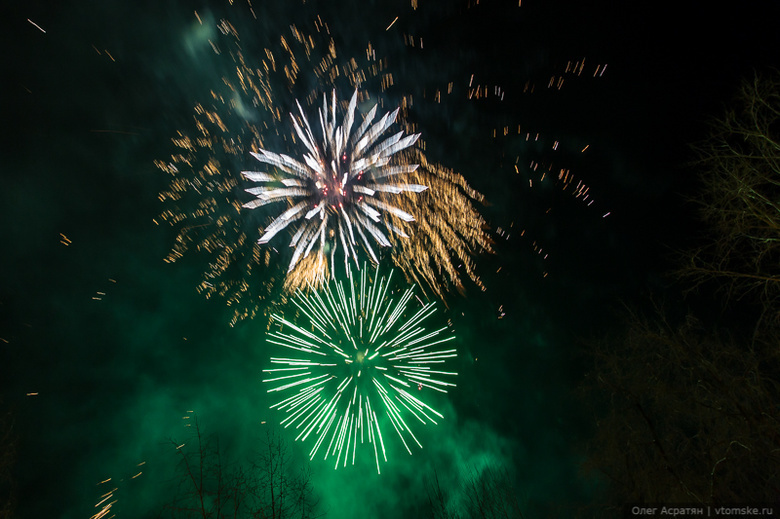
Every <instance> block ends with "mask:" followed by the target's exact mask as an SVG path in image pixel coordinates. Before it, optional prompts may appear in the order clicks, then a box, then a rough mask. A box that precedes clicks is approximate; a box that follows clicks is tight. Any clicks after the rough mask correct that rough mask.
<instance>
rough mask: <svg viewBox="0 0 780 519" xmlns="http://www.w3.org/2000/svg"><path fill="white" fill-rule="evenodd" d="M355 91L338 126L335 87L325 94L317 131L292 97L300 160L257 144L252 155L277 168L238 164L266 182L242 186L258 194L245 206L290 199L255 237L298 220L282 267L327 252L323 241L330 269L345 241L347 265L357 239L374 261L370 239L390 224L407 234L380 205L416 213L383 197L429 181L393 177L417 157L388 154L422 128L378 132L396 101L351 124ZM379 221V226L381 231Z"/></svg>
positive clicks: (266, 237) (379, 239)
mask: <svg viewBox="0 0 780 519" xmlns="http://www.w3.org/2000/svg"><path fill="white" fill-rule="evenodd" d="M357 97H358V91H357V90H355V93H354V94H352V99H350V101H349V106H348V108H347V112H346V114H345V115H344V118H343V121H342V124H341V125H340V126H339V125H337V123H336V91H335V90H333V94H332V96H331V103H330V105H328V103H327V98H326V97H323V101H322V108H321V109H320V111H319V120H320V129H321V134H320V136H319V138H317V137H315V135H314V132H313V130H312V127H311V124H310V123H309V120H308V118H307V117H306V114H305V113H304V111H303V108H302V107H301V105H300V103H297V102H296V104H297V105H298V111H299V113H300V119H297V118H296V117H295V116H294V115H293V114H290V117H291V119H292V123H293V127H294V128H295V133H296V135H297V136H298V138H299V139H300V141H301V143H302V144H303V146H304V147H305V149H306V153H304V154H303V161H299V160H296V159H294V158H292V157H289V156H287V155H284V154H277V153H273V152H271V151H268V150H264V149H260V150H259V153H255V152H252V156H253V157H254V158H255V159H257V160H258V161H260V162H261V163H264V164H268V165H271V166H273V167H274V169H275V171H276V173H277V175H271V174H268V173H266V172H260V171H242V172H241V174H242V175H243V176H244V177H246V178H247V179H249V180H252V181H254V182H260V183H264V184H270V186H269V185H264V186H260V187H253V188H250V189H247V190H246V191H247V192H248V193H250V194H252V195H255V196H256V197H257V199H256V200H253V201H251V202H248V203H246V204H244V207H245V208H247V209H254V208H256V207H261V206H265V205H267V204H274V203H278V202H288V204H289V206H290V207H288V208H287V209H286V210H285V211H284V212H282V213H281V215H279V216H278V217H277V218H276V219H274V221H273V222H271V224H270V225H268V226H267V227H266V228H265V232H264V234H263V235H262V236H261V237H260V240H259V241H258V243H260V244H265V243H268V242H269V241H270V240H271V239H272V238H273V237H274V236H275V235H276V234H277V233H279V232H280V231H282V230H283V229H285V228H286V227H287V226H290V225H297V230H296V231H295V233H294V235H293V237H292V239H291V241H290V247H292V248H294V249H295V251H294V253H293V256H292V260H291V261H290V266H289V269H288V272H289V271H291V270H293V269H294V268H295V266H296V265H297V263H298V261H299V260H301V259H303V258H306V257H307V256H308V255H309V254H310V253H312V252H313V253H315V254H317V255H325V251H326V249H330V269H331V272H333V262H334V256H335V254H336V250H337V248H338V244H339V243H340V244H341V246H342V248H343V253H344V264H345V266H346V265H347V263H348V259H349V258H350V257H352V258H353V260H354V261H355V262H356V264H357V261H358V259H357V251H356V250H355V247H356V246H358V244H359V243H362V245H363V246H364V247H365V250H367V251H368V253H369V254H370V256H371V259H373V260H374V262H375V263H378V262H379V259H378V258H377V255H376V253H375V251H374V247H373V246H372V241H373V242H375V243H378V244H379V245H381V246H384V247H390V246H391V244H390V241H389V239H388V235H391V233H393V232H395V233H396V234H397V235H398V236H400V237H402V238H408V237H409V236H408V235H407V234H406V233H404V232H403V231H402V230H401V229H399V228H398V227H396V226H395V225H393V223H392V222H389V221H387V220H386V219H383V218H382V216H383V213H387V214H392V215H393V216H395V217H397V218H400V219H401V220H403V221H405V222H413V221H414V216H413V215H411V214H409V213H408V212H406V211H404V210H402V209H400V208H399V207H397V206H395V205H392V204H391V203H389V202H388V201H387V198H388V197H392V196H393V195H398V194H401V193H403V192H410V193H420V192H422V191H425V190H426V189H428V186H425V185H422V184H410V183H406V182H399V181H396V179H397V178H399V176H402V175H405V174H409V173H412V172H414V171H415V170H416V169H417V168H418V166H419V164H405V163H400V164H399V163H397V161H393V159H394V158H395V157H394V155H395V154H396V153H397V152H400V151H402V150H405V149H406V148H408V147H410V146H412V145H413V144H414V143H415V142H416V141H417V139H418V138H419V137H420V134H419V133H417V134H412V135H407V136H406V137H404V136H403V134H404V132H403V130H402V131H399V132H398V133H395V134H394V135H392V136H390V137H387V138H385V139H384V140H380V138H381V137H382V135H383V134H384V132H385V131H386V130H387V129H389V128H390V126H391V125H392V124H393V123H394V122H395V120H396V117H397V116H398V109H397V108H396V109H395V111H393V112H392V113H389V112H388V113H386V114H385V115H384V116H383V117H381V118H380V119H379V120H378V121H377V122H374V117H375V115H376V109H377V105H374V107H373V108H372V109H371V110H370V111H369V112H368V114H367V115H366V116H365V119H364V120H363V121H362V124H360V125H359V126H357V129H356V130H355V131H354V132H353V128H354V127H355V126H356V124H355V123H356V120H355V119H356V117H355V115H356V114H355V109H356V107H357ZM372 123H373V124H372ZM391 162H393V164H392V165H391ZM381 227H384V228H385V230H384V232H383V229H382V228H381ZM368 236H370V237H371V238H372V239H373V240H370V239H369V238H368ZM358 239H359V240H358ZM315 246H316V247H315Z"/></svg>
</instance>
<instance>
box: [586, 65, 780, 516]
mask: <svg viewBox="0 0 780 519" xmlns="http://www.w3.org/2000/svg"><path fill="white" fill-rule="evenodd" d="M779 132H780V76H778V74H777V73H774V74H772V75H770V76H764V77H762V76H758V75H756V77H755V78H753V79H752V80H751V81H746V82H744V84H743V85H742V88H741V89H740V92H739V95H738V96H737V103H736V106H735V107H734V108H733V109H730V110H728V111H727V112H726V114H725V116H724V117H722V118H720V119H718V120H716V121H714V122H713V123H712V131H711V134H710V135H709V137H708V138H707V139H706V140H705V141H703V142H701V143H699V144H697V145H696V147H695V150H696V153H697V156H698V160H697V161H696V167H697V168H698V169H699V172H700V174H701V179H702V185H703V189H702V192H701V195H700V197H699V198H698V203H699V204H700V207H701V214H702V217H703V220H704V222H705V223H706V224H707V225H708V227H709V229H710V232H709V234H708V236H707V237H706V241H705V242H704V243H703V245H701V246H700V247H698V248H696V249H694V250H692V251H686V252H683V253H682V256H683V266H682V268H681V269H680V270H679V271H678V272H677V274H678V275H679V276H680V278H681V279H683V280H686V281H687V282H689V283H690V289H689V291H692V290H698V291H699V292H700V295H706V294H705V293H704V292H703V291H702V290H703V289H704V288H705V286H715V287H718V288H722V289H725V294H726V296H727V297H726V306H725V308H724V314H723V318H722V319H720V322H718V323H715V322H713V321H714V320H713V319H711V318H709V317H710V316H708V319H707V322H708V324H706V325H705V324H703V322H704V321H703V320H699V319H697V318H696V317H694V316H693V314H689V315H688V316H686V317H683V318H681V319H676V320H675V319H673V318H671V317H669V315H670V314H668V313H667V312H665V311H664V310H663V309H657V312H656V313H655V315H651V316H649V317H645V316H641V315H639V314H638V313H634V312H629V315H628V316H627V318H626V323H625V329H624V330H623V331H622V332H620V333H616V334H614V335H613V336H611V337H608V338H606V339H604V340H603V341H601V342H600V343H599V344H598V346H597V347H596V351H595V354H594V359H595V362H594V364H595V365H594V369H593V371H592V372H591V373H590V374H589V375H588V377H587V379H588V381H589V383H588V387H589V388H590V389H591V390H592V391H594V392H595V394H594V393H591V394H590V396H589V400H591V401H597V402H600V404H601V405H602V409H601V410H600V412H599V415H600V418H599V419H598V420H597V423H596V432H595V437H594V438H593V439H592V441H590V443H589V459H588V462H587V464H586V467H588V468H589V469H595V470H597V471H599V472H600V473H601V474H603V475H604V476H605V477H606V478H607V480H608V483H609V493H610V494H609V495H610V501H611V502H612V503H613V504H614V507H613V508H612V509H613V511H616V510H618V509H620V507H621V506H623V505H625V504H627V503H632V502H634V503H641V502H644V503H701V504H728V503H740V502H746V501H750V502H756V503H757V502H776V499H777V498H778V496H780V348H779V347H778V346H780V326H777V324H778V323H779V322H780V320H779V319H778V316H779V315H780V305H778V302H780V299H779V298H780V138H779V136H780V134H779ZM710 282H714V284H713V283H710ZM754 296H756V297H754ZM755 303H759V304H755ZM751 312H754V314H751ZM732 314H738V315H739V316H740V319H730V316H731V315H732ZM745 319H746V322H742V321H743V320H745Z"/></svg>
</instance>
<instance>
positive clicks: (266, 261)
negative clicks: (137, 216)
mask: <svg viewBox="0 0 780 519" xmlns="http://www.w3.org/2000/svg"><path fill="white" fill-rule="evenodd" d="M315 28H316V33H315V34H313V35H310V34H306V33H304V32H302V31H300V30H299V29H298V28H297V27H295V26H290V33H289V34H285V35H284V36H282V37H281V38H280V39H279V40H278V42H277V44H276V45H270V46H269V47H268V48H265V49H264V51H263V52H260V53H256V52H255V53H252V55H253V56H254V57H253V58H247V55H248V54H249V52H248V51H245V49H244V46H246V45H249V44H250V43H249V42H251V38H245V39H243V40H242V38H239V34H238V32H237V30H236V29H235V28H234V27H233V26H232V25H231V24H230V23H229V22H227V21H225V20H222V21H220V22H219V23H218V29H219V34H220V36H219V37H217V38H216V39H215V40H213V41H212V45H213V48H214V51H215V52H216V54H217V55H218V56H217V57H216V58H215V63H217V64H222V63H223V62H225V61H226V57H227V56H229V57H230V58H228V59H227V60H228V62H229V63H231V62H230V61H229V59H232V63H231V65H232V67H231V69H230V70H229V71H227V72H225V74H224V76H223V78H222V81H221V83H222V84H223V87H222V88H217V87H216V86H215V88H214V90H212V92H211V96H210V98H209V99H207V100H205V101H203V102H201V103H199V104H198V105H197V106H196V107H195V114H194V129H191V130H188V131H180V132H178V133H177V135H176V136H175V137H174V138H173V144H174V147H175V151H174V152H173V153H172V154H171V156H170V157H169V158H167V159H166V160H158V161H157V162H156V165H157V166H158V167H159V168H160V169H161V170H163V171H164V172H165V173H166V174H167V175H168V176H169V179H170V182H169V185H168V187H167V188H166V189H165V190H163V191H162V192H161V193H160V196H159V198H160V200H161V202H163V203H164V204H165V208H164V210H163V211H162V212H161V214H160V216H159V218H157V219H155V222H156V223H159V224H167V225H170V226H172V227H173V228H174V229H175V233H176V237H175V243H174V246H173V248H172V250H171V252H170V253H169V254H168V256H167V258H166V261H167V262H176V261H179V260H180V259H182V258H183V257H184V255H185V254H187V253H191V252H193V251H195V252H197V253H200V254H202V255H204V256H205V258H206V260H207V268H206V269H205V272H204V275H203V278H202V281H201V283H200V285H199V287H198V291H199V292H201V293H202V294H204V295H205V296H206V297H208V298H210V297H214V296H216V297H220V298H223V299H224V300H225V301H226V302H227V304H228V305H229V306H230V307H231V308H233V309H234V312H235V313H234V315H233V318H232V322H231V324H235V322H237V321H238V320H241V319H244V318H251V317H254V316H255V315H256V314H257V311H258V309H259V303H260V302H261V301H263V300H269V299H272V298H273V296H274V294H275V293H276V292H278V288H283V289H284V290H286V291H290V292H293V291H295V290H297V289H300V288H306V287H308V286H310V285H313V286H323V284H324V283H325V282H326V281H327V280H328V279H329V278H330V277H332V276H333V273H332V272H331V270H330V269H331V268H332V265H331V264H332V263H333V261H332V260H333V258H334V256H333V255H334V254H342V253H343V254H344V256H345V260H346V258H347V257H350V258H355V259H356V260H357V259H358V258H357V257H356V256H357V255H358V254H363V252H364V251H365V258H364V259H366V260H371V261H375V260H381V259H382V255H383V252H382V251H383V250H384V251H387V252H385V253H384V255H386V256H389V259H390V260H391V261H393V263H394V264H395V265H396V267H397V268H398V269H399V270H400V271H401V272H402V273H403V275H404V277H406V278H407V280H409V281H410V282H414V283H417V284H418V286H419V287H420V289H421V290H423V291H424V292H426V293H427V292H430V293H432V294H435V295H436V296H438V297H441V298H444V297H445V295H446V294H447V293H448V292H449V291H450V290H451V289H453V288H455V289H457V290H459V291H463V289H464V283H463V281H464V279H471V280H472V281H473V282H474V283H475V284H476V285H477V286H478V287H480V288H483V289H484V287H483V285H482V283H481V281H480V279H479V277H478V276H477V273H476V269H475V265H474V261H473V257H474V255H476V254H479V253H481V252H485V251H487V252H490V251H491V246H490V240H489V237H488V234H487V232H486V229H487V225H486V222H485V220H484V219H483V218H482V216H481V215H480V214H479V212H478V211H477V209H476V208H475V206H474V203H475V202H482V195H481V194H480V193H478V192H477V191H475V190H473V189H471V188H470V187H469V186H468V184H467V183H466V182H465V180H464V179H463V177H462V176H461V175H460V174H458V173H456V172H454V171H452V170H449V169H447V168H444V167H442V166H439V165H437V164H435V163H434V162H432V161H429V160H428V157H426V155H425V153H424V151H423V150H424V149H425V143H424V142H423V140H422V138H418V137H417V135H418V129H417V128H416V125H415V124H413V123H411V122H410V121H409V120H408V108H409V107H410V106H412V105H413V103H414V102H416V100H415V99H413V98H412V96H411V95H406V96H402V97H401V98H400V101H399V102H398V103H397V104H396V106H398V107H399V109H398V110H394V111H391V113H390V114H388V115H386V116H384V117H381V118H379V120H378V121H375V122H374V121H371V122H369V123H367V126H366V128H364V129H363V130H361V125H362V124H364V123H366V121H369V120H370V117H369V115H371V113H368V114H366V116H365V118H363V121H362V122H361V121H359V119H360V118H362V115H361V112H360V110H359V109H358V107H359V106H362V103H364V102H366V101H368V100H369V96H368V94H367V92H368V90H369V89H370V90H371V91H372V92H374V93H375V94H376V95H377V96H379V94H381V93H384V92H385V91H386V89H387V88H388V87H389V86H391V85H393V84H394V82H395V80H394V78H393V75H392V73H391V72H390V69H389V67H388V64H387V62H386V61H387V60H385V59H382V58H377V56H376V50H375V49H374V48H373V47H372V46H371V45H370V44H369V45H368V47H367V49H365V57H364V58H355V59H352V58H342V57H340V56H339V54H338V52H337V49H336V46H335V43H334V40H333V38H332V36H331V35H330V34H329V32H328V29H327V27H325V26H323V25H322V24H320V23H317V24H315ZM358 86H360V87H361V90H360V91H358V92H357V95H356V96H355V95H353V96H352V100H355V98H356V100H355V105H356V106H355V107H354V108H351V106H352V100H350V102H346V101H342V102H339V101H338V99H336V103H335V105H334V98H333V96H332V95H329V97H330V103H328V104H329V106H326V107H325V108H322V109H321V110H320V113H319V114H318V115H317V117H318V118H319V117H322V119H321V120H320V121H319V124H316V123H315V124H314V125H313V126H314V127H315V128H318V129H319V130H322V129H325V128H327V131H326V132H320V131H318V132H317V138H315V134H314V132H313V131H312V125H309V124H308V120H307V118H306V114H307V113H316V112H315V110H314V109H313V107H315V106H318V105H321V104H322V94H323V92H325V93H327V94H330V93H331V92H332V91H333V90H334V88H335V89H337V90H338V91H346V92H350V91H355V90H356V89H357V88H358ZM296 99H298V100H300V103H299V106H300V108H299V109H298V113H299V115H297V116H296V117H294V118H293V124H292V128H290V123H289V119H288V115H287V113H286V111H285V110H284V107H294V106H295V105H296V101H295V100H296ZM375 102H379V103H380V106H381V103H382V102H383V98H382V97H375ZM337 113H342V114H344V116H343V117H342V120H341V121H340V122H341V124H340V125H339V124H337V121H336V114H337ZM380 113H381V112H380ZM383 121H384V122H383ZM350 122H351V123H352V124H351V125H350V124H348V123H350ZM379 123H382V124H379ZM392 124H395V125H397V126H398V128H399V131H401V132H402V135H400V136H398V140H397V141H396V142H394V143H393V141H392V139H395V138H396V135H398V132H396V133H395V134H394V135H393V136H392V137H384V138H383V136H384V131H385V130H387V129H388V128H389V126H391V125H392ZM386 126H387V127H386ZM296 127H297V130H296ZM286 129H289V131H285V130H286ZM359 130H361V131H364V132H365V133H363V135H362V139H363V143H362V144H361V139H356V140H355V141H354V142H353V141H352V139H353V138H355V136H356V135H358V133H359ZM369 134H371V137H370V138H368V139H367V138H366V137H367V136H368V135H369ZM404 135H405V136H404ZM338 139H341V141H339V140H338ZM331 141H332V142H331ZM415 141H416V142H415ZM391 143H392V144H391ZM359 145H360V146H362V148H361V149H360V150H359V151H357V153H355V152H356V150H357V148H358V146H359ZM384 145H387V148H385V149H384V150H381V151H380V148H381V147H382V146H384ZM337 148H338V149H339V150H342V151H344V150H346V151H347V152H348V153H349V152H352V155H351V156H348V158H347V160H346V161H345V163H344V164H342V163H341V156H340V155H339V154H338V153H334V150H336V149H337ZM267 150H274V151H273V152H271V151H267ZM250 153H254V154H255V158H258V159H259V160H260V161H261V162H263V163H265V164H266V165H270V166H271V168H270V169H271V171H268V172H255V174H253V175H245V176H243V177H242V175H241V174H240V171H241V169H242V168H244V169H252V168H247V167H246V166H245V165H246V164H248V163H250V162H252V163H254V164H257V162H256V161H255V160H254V159H252V156H251V155H250ZM377 154H378V155H380V156H379V157H377V158H374V156H375V155H377ZM285 156H287V158H284V157H285ZM306 156H309V159H310V160H309V162H311V161H313V163H312V164H309V162H307V160H306ZM291 157H298V158H299V159H300V160H295V159H292V158H291ZM361 158H362V159H364V160H365V162H363V163H362V166H361V163H360V162H359V161H360V159H361ZM318 159H322V160H323V163H324V166H322V168H323V169H324V170H332V171H331V172H335V171H339V172H341V174H342V177H341V178H340V179H339V178H336V179H335V180H334V179H333V178H328V177H327V175H323V178H322V179H321V182H322V183H323V186H327V187H328V195H327V197H326V196H325V195H324V191H323V190H321V189H320V188H318V187H317V186H316V180H314V178H313V176H316V174H317V173H316V172H317V168H318V167H320V166H319V162H318ZM387 159H390V160H388V162H387V163H385V164H383V162H384V161H385V160H387ZM290 160H293V161H294V162H295V163H297V166H296V165H293V163H290V162H289V161H290ZM372 160H376V161H377V162H375V163H374V164H371V161H372ZM242 165H244V166H242ZM414 165H419V166H418V167H417V168H416V169H414ZM298 166H301V167H302V168H303V171H304V172H305V173H302V172H301V171H300V170H299V169H296V168H297V167H298ZM285 168H286V169H287V170H289V171H285ZM356 168H357V169H356ZM394 168H396V169H394ZM359 169H363V171H365V173H364V174H363V176H362V177H361V178H358V175H359V171H358V170H359ZM353 170H354V171H353ZM345 171H352V172H353V173H357V174H356V175H354V176H353V177H351V178H350V177H349V176H348V178H347V179H346V183H345V184H344V186H343V187H346V188H348V187H350V186H351V187H353V189H352V190H351V191H350V190H349V189H346V190H344V194H343V195H341V194H340V193H339V191H338V188H339V186H340V184H341V182H343V173H344V172H345ZM291 172H292V173H291ZM296 173H297V175H296ZM383 174H384V175H386V176H384V177H382V176H381V175H383ZM264 175H265V176H264ZM301 176H303V177H306V178H301ZM271 177H273V179H274V180H273V181H272V180H270V178H271ZM247 179H248V180H254V181H257V182H258V183H259V184H260V185H256V186H254V187H253V186H252V184H250V183H248V182H247ZM266 179H268V180H266ZM284 181H287V183H288V184H289V183H293V185H289V186H288V185H285V184H284ZM309 181H313V184H309V183H308V182H309ZM295 182H298V183H301V184H304V185H294V183H295ZM371 184H373V185H377V187H378V189H375V188H373V187H370V185H371ZM355 187H356V188H358V189H357V191H356V190H355V189H354V188H355ZM425 187H427V189H425ZM246 189H250V190H252V189H254V190H256V194H255V197H254V200H251V199H249V198H247V195H246V193H245V190H246ZM284 190H287V191H284ZM296 190H300V191H306V192H308V193H309V197H308V198H307V195H304V194H302V193H300V192H299V191H296ZM361 190H362V192H361ZM369 190H370V191H374V195H370V194H369V193H370V191H369ZM250 192H251V191H250ZM338 196H343V197H344V198H345V199H346V201H348V202H350V203H348V204H342V207H341V208H338V209H337V207H338V204H337V203H336V201H337V198H338ZM360 196H362V197H363V199H362V200H360V203H357V200H358V199H359V198H360ZM317 200H318V201H319V202H322V201H323V200H325V201H326V204H324V205H323V206H322V207H321V208H320V209H319V210H318V212H316V213H312V211H313V210H314V209H315V208H316V207H317V205H318V204H319V202H317V204H313V202H315V201H317ZM272 201H273V203H271V202H272ZM247 203H249V204H250V205H249V206H248V207H252V206H255V207H256V208H255V209H247V208H246V207H245V204H247ZM301 203H305V207H306V208H305V209H299V208H296V205H298V204H301ZM285 204H286V206H285ZM301 207H304V206H301ZM361 207H362V209H361ZM342 208H343V209H344V213H346V215H347V218H345V217H344V213H342V211H341V209H342ZM291 211H292V212H291ZM296 211H298V212H296ZM292 213H295V214H292ZM282 215H285V218H280V217H281V216H282ZM309 215H310V218H308V219H307V218H306V216H309ZM326 217H327V221H326ZM377 218H379V220H380V221H377ZM292 229H295V232H292V233H290V234H289V237H287V238H282V236H280V235H278V234H279V233H282V234H286V233H288V232H289V231H290V230H292ZM298 231H300V233H301V234H300V235H297V236H296V232H298ZM361 232H362V233H363V235H365V239H364V238H363V236H361ZM304 233H305V234H306V236H304ZM274 236H276V240H277V241H278V242H279V243H285V245H287V244H292V245H293V247H292V248H289V247H279V248H278V249H277V248H276V247H274V245H275V243H276V241H274V240H272V238H274ZM407 237H408V238H407ZM323 238H324V241H323ZM258 239H259V240H258ZM265 240H271V241H270V242H268V243H259V241H265ZM310 247H311V248H310ZM337 250H339V251H340V252H336V251H337ZM307 252H308V254H307ZM290 267H292V269H290Z"/></svg>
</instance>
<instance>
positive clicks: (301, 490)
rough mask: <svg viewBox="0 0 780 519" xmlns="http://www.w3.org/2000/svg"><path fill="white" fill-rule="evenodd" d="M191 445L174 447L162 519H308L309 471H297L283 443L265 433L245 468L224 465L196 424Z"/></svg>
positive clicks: (311, 508)
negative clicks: (171, 487)
mask: <svg viewBox="0 0 780 519" xmlns="http://www.w3.org/2000/svg"><path fill="white" fill-rule="evenodd" d="M194 429H195V433H194V438H193V440H194V441H193V442H192V443H193V445H192V447H191V448H190V447H189V446H188V444H181V445H177V444H175V442H174V445H175V447H176V451H177V455H178V456H179V473H180V478H179V479H178V481H177V488H176V491H175V497H174V499H173V502H172V503H171V504H169V505H167V506H166V507H165V515H168V516H170V517H175V518H202V519H206V518H208V519H227V518H233V519H237V518H262V519H291V518H300V519H311V518H314V517H318V515H317V514H316V507H317V503H316V502H315V500H314V497H313V489H312V486H311V476H310V473H309V471H308V468H304V469H301V470H296V468H295V467H294V465H293V462H292V459H291V457H290V455H289V453H288V451H287V446H286V444H285V442H284V440H283V439H282V438H281V437H280V436H278V435H277V434H275V433H274V432H272V431H271V430H269V431H268V432H267V435H266V438H265V440H264V442H263V443H262V445H261V449H260V452H259V453H258V454H257V459H256V461H255V462H254V463H252V464H251V465H250V466H249V467H246V466H244V465H241V464H238V463H235V462H232V461H228V459H227V458H226V457H225V454H224V452H223V451H222V450H221V449H220V446H219V442H218V438H217V437H215V436H212V437H209V438H204V437H203V435H202V433H201V430H200V427H199V425H198V422H197V419H196V420H195V422H194Z"/></svg>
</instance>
